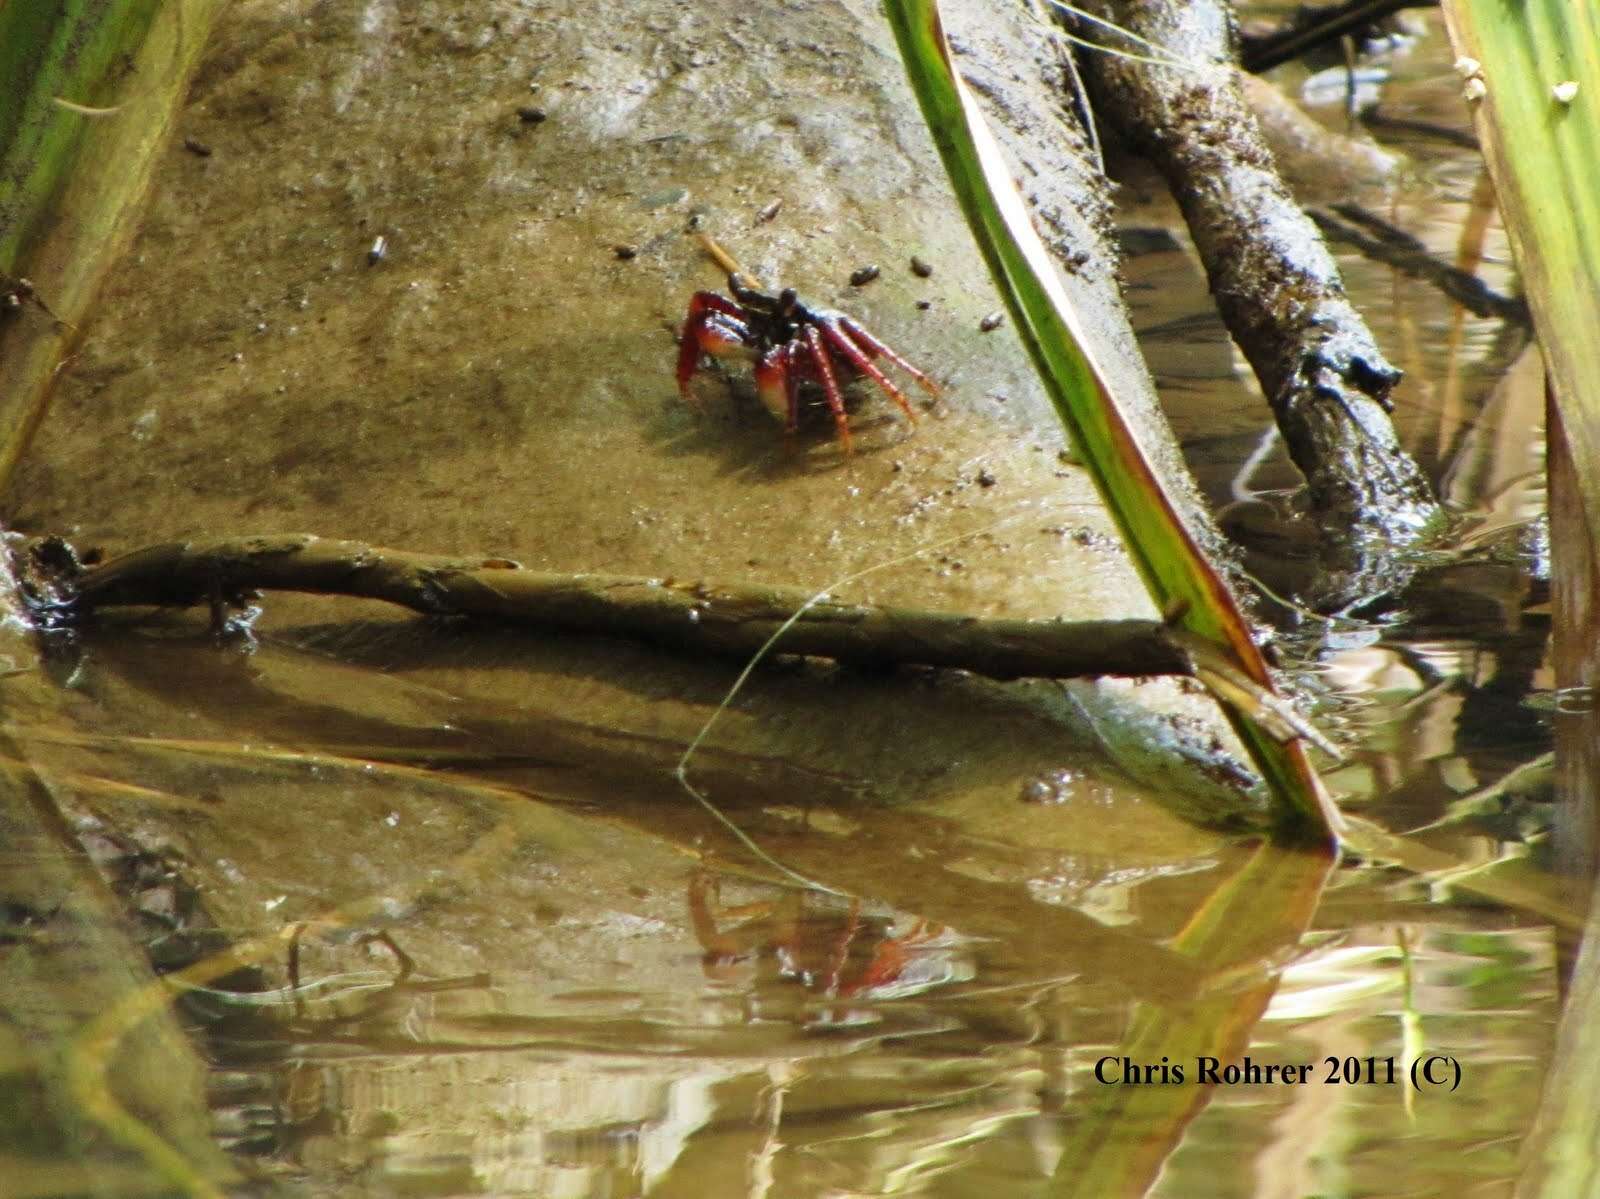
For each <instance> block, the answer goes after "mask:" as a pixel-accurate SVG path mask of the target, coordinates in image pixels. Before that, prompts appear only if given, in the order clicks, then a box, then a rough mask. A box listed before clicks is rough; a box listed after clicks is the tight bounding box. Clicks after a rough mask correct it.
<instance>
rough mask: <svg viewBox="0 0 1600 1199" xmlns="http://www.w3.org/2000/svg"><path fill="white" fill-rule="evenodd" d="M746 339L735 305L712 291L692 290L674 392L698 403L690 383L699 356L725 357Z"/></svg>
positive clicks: (738, 350)
mask: <svg viewBox="0 0 1600 1199" xmlns="http://www.w3.org/2000/svg"><path fill="white" fill-rule="evenodd" d="M750 340H751V338H750V326H749V325H747V324H746V323H745V321H744V317H743V313H742V312H741V310H740V308H739V306H738V305H737V304H735V303H734V302H733V301H732V300H729V299H728V298H727V297H726V296H719V295H718V294H717V293H716V292H714V291H697V292H695V294H694V298H693V299H691V300H690V301H689V316H688V319H686V320H685V321H684V322H683V330H682V333H681V335H680V339H679V344H678V394H679V395H681V396H682V397H683V398H684V399H685V400H687V401H688V402H689V403H691V404H695V405H696V406H698V401H696V400H695V398H694V392H693V390H692V388H691V386H690V385H691V383H692V381H693V379H694V373H695V371H697V370H699V369H700V355H702V354H710V355H711V356H712V357H714V358H726V357H728V356H729V355H731V354H740V353H744V352H745V351H746V350H747V349H748V348H749V345H750Z"/></svg>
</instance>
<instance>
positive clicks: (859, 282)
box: [850, 264, 881, 287]
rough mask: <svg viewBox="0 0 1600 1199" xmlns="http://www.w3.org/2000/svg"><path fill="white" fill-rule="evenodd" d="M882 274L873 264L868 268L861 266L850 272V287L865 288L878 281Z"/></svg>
mask: <svg viewBox="0 0 1600 1199" xmlns="http://www.w3.org/2000/svg"><path fill="white" fill-rule="evenodd" d="M880 273H881V272H880V271H879V270H878V268H877V267H875V266H873V265H871V264H868V265H867V266H859V267H857V268H856V269H855V270H853V271H851V272H850V286H851V287H865V286H866V285H867V284H869V283H871V282H872V281H873V280H874V279H876V278H877V277H878V275H879V274H880Z"/></svg>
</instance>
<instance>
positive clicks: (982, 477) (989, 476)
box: [978, 470, 1000, 487]
mask: <svg viewBox="0 0 1600 1199" xmlns="http://www.w3.org/2000/svg"><path fill="white" fill-rule="evenodd" d="M999 481H1000V480H999V479H997V478H995V477H994V472H993V471H989V470H980V471H979V472H978V486H979V487H993V486H994V485H995V484H996V483H998V482H999Z"/></svg>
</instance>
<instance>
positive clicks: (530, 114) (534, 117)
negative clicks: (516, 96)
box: [517, 104, 550, 125]
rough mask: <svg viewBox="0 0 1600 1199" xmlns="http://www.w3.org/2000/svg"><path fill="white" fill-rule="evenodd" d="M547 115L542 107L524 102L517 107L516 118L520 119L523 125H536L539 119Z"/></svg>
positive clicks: (541, 119) (543, 118)
mask: <svg viewBox="0 0 1600 1199" xmlns="http://www.w3.org/2000/svg"><path fill="white" fill-rule="evenodd" d="M549 115H550V114H549V113H547V112H545V110H544V109H542V108H535V107H533V105H531V104H524V105H523V106H522V107H521V108H519V109H517V119H518V120H520V121H521V122H522V123H523V124H524V125H537V124H539V123H540V122H541V121H543V120H545V119H546V118H547V117H548V116H549Z"/></svg>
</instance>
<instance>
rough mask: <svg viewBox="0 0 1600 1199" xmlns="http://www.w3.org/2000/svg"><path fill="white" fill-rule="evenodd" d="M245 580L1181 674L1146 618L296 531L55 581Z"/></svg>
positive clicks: (438, 609)
mask: <svg viewBox="0 0 1600 1199" xmlns="http://www.w3.org/2000/svg"><path fill="white" fill-rule="evenodd" d="M252 589H263V590H275V591H303V592H312V593H316V594H325V595H344V596H353V597H357V598H362V599H377V600H387V601H388V602H390V603H393V604H400V605H402V606H403V607H407V608H411V609H413V610H415V611H417V612H424V613H427V614H429V615H436V616H478V617H489V618H493V619H495V620H501V621H507V622H510V623H513V624H518V625H523V626H528V627H532V628H538V629H549V630H560V631H564V632H574V633H586V634H594V635H600V636H616V637H629V638H637V639H639V640H643V641H648V642H651V643H654V644H657V645H662V646H667V647H670V648H673V649H681V650H688V651H691V652H695V653H714V654H719V655H726V656H729V657H734V658H749V657H751V656H752V655H753V654H755V653H756V652H757V651H758V650H760V649H761V648H762V647H763V646H764V645H765V644H766V643H767V641H768V639H769V638H771V637H772V635H773V634H774V633H775V632H776V631H777V630H778V628H779V627H780V626H781V625H783V623H784V622H785V621H787V620H788V619H789V618H790V617H792V616H793V615H794V614H795V612H796V611H798V610H800V609H802V608H804V609H805V611H804V612H802V613H801V615H800V617H799V619H798V620H796V621H795V623H794V624H793V626H792V627H790V628H788V629H786V630H785V631H784V633H783V636H782V637H781V638H780V639H779V641H778V642H777V644H776V646H775V647H774V652H777V653H783V654H807V655H814V656H817V657H824V658H833V659H836V660H838V661H841V662H854V663H873V664H897V663H906V664H919V665H926V666H948V667H956V668H959V669H962V670H970V671H973V672H974V673H976V674H982V675H987V676H989V677H991V678H998V679H1014V678H1025V677H1031V678H1072V677H1084V676H1094V675H1158V674H1188V673H1190V665H1189V660H1188V655H1187V654H1186V653H1185V652H1184V651H1183V650H1181V649H1180V648H1179V647H1178V646H1177V645H1175V644H1174V643H1173V641H1172V640H1171V639H1169V637H1168V635H1167V632H1166V630H1165V628H1164V627H1163V626H1162V624H1161V623H1160V622H1159V621H1154V620H1095V621H1050V620H993V619H987V618H979V617H973V616H962V615H957V614H954V613H947V612H926V611H912V610H907V609H900V608H885V607H877V606H874V605H868V604H849V603H841V602H839V601H837V600H833V599H824V600H820V601H818V602H816V603H813V604H810V606H809V607H808V606H807V604H808V602H809V601H810V600H811V598H812V593H810V592H807V591H803V590H800V589H797V588H779V587H763V586H758V585H754V584H721V583H718V584H712V583H694V582H681V581H677V580H673V579H647V578H637V577H631V576H625V575H581V574H580V575H571V574H552V573H547V572H544V571H533V570H523V569H521V568H520V567H519V566H518V565H517V564H516V563H514V562H508V561H506V560H505V559H497V558H450V557H439V556H435V555H431V554H413V553H406V552H404V551H400V550H389V549H375V548H373V547H372V546H368V545H364V544H362V543H360V542H354V541H334V540H328V539H325V538H321V537H315V536H311V535H309V534H288V535H281V536H262V537H241V538H231V539H217V540H205V541H183V542H173V543H170V544H166V545H157V546H151V547H149V548H147V549H141V550H136V551H135V552H133V553H131V554H127V555H124V556H123V557H120V558H116V559H114V560H113V561H110V562H107V563H105V564H104V565H102V566H95V567H91V568H90V569H88V570H85V571H84V572H83V573H82V574H81V575H79V576H78V577H77V579H76V580H75V582H74V583H73V584H72V585H71V586H70V587H69V594H70V596H71V597H72V598H73V600H74V602H75V603H76V604H78V605H80V606H82V607H85V608H89V607H107V606H111V605H129V604H155V605H164V604H178V605H187V604H194V603H203V602H206V601H207V600H212V599H216V598H218V597H230V596H236V595H238V594H239V593H240V592H242V591H247V590H252Z"/></svg>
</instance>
